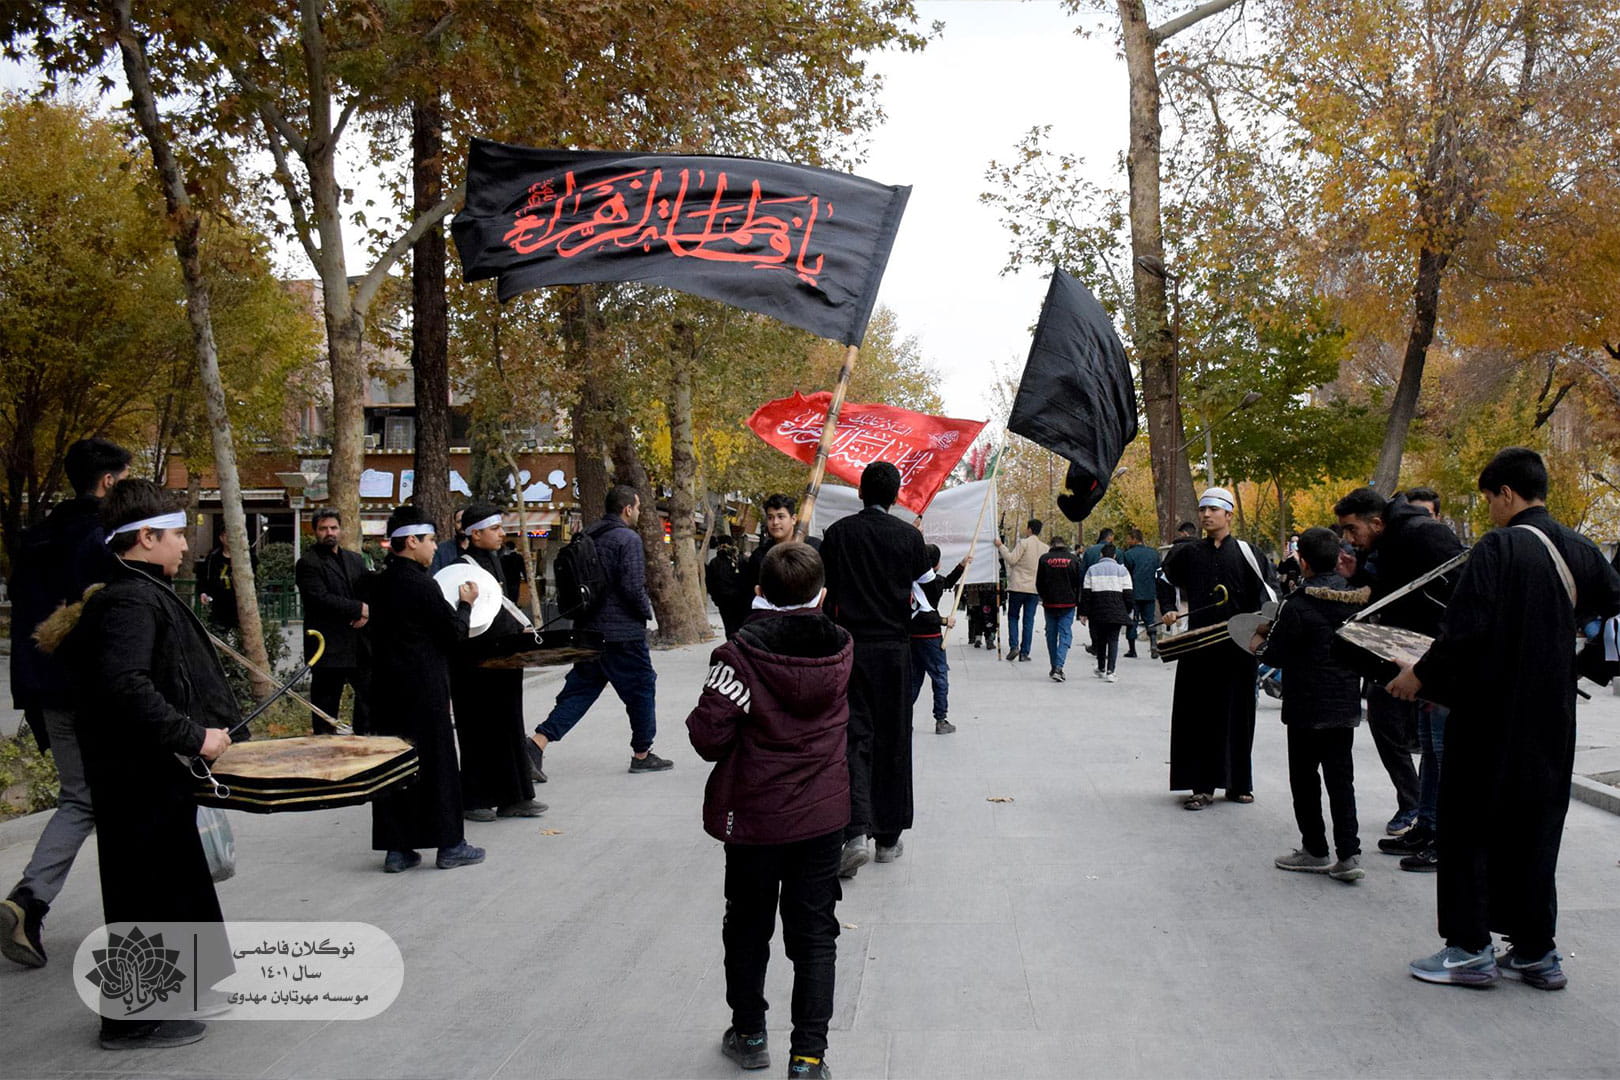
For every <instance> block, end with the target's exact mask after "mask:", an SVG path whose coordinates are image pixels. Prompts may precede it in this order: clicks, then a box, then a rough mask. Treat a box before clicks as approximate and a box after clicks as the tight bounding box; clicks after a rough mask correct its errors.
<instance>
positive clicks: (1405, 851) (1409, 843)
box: [1378, 825, 1434, 855]
mask: <svg viewBox="0 0 1620 1080" xmlns="http://www.w3.org/2000/svg"><path fill="white" fill-rule="evenodd" d="M1432 843H1434V834H1433V833H1431V832H1430V831H1429V830H1428V829H1425V828H1424V827H1423V826H1421V825H1416V826H1413V827H1412V828H1411V829H1409V830H1407V831H1406V832H1404V833H1402V834H1401V835H1399V836H1386V837H1384V838H1383V839H1381V840H1379V841H1378V850H1379V851H1382V852H1383V853H1384V854H1385V855H1415V854H1417V853H1418V852H1420V851H1422V850H1423V849H1424V848H1426V847H1428V846H1429V845H1430V844H1432Z"/></svg>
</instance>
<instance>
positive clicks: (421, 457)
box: [411, 94, 453, 536]
mask: <svg viewBox="0 0 1620 1080" xmlns="http://www.w3.org/2000/svg"><path fill="white" fill-rule="evenodd" d="M443 151H444V116H443V113H442V112H441V108H440V103H439V98H438V95H437V94H433V95H430V96H426V97H424V98H423V99H422V100H421V101H419V102H417V103H416V104H415V105H413V106H412V107H411V180H412V189H413V197H414V201H415V208H416V214H417V216H421V215H423V214H428V213H431V212H432V211H433V209H434V208H435V207H437V206H438V205H439V202H440V200H442V199H443V198H444V161H443ZM444 266H445V250H444V230H443V229H442V228H437V229H432V230H429V231H428V232H427V233H424V234H423V236H422V239H420V240H418V241H417V242H416V246H415V247H413V248H412V249H411V366H412V368H413V369H414V371H415V378H416V488H415V496H414V498H415V502H416V505H417V506H419V507H421V509H422V511H423V512H424V513H426V514H427V515H428V519H429V520H430V521H432V522H433V523H434V524H435V525H437V526H438V528H439V535H440V536H449V535H450V534H451V532H452V531H453V530H452V529H451V521H450V514H451V505H450V325H449V320H448V313H447V310H446V308H447V303H446V300H445V292H444Z"/></svg>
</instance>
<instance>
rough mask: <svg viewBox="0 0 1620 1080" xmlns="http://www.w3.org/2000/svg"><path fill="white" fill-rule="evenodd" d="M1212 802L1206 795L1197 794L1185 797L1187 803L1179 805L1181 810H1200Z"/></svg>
mask: <svg viewBox="0 0 1620 1080" xmlns="http://www.w3.org/2000/svg"><path fill="white" fill-rule="evenodd" d="M1214 801H1215V800H1214V799H1212V798H1210V797H1209V796H1208V795H1205V794H1204V793H1203V792H1197V793H1194V794H1192V795H1189V796H1187V801H1186V802H1184V803H1182V804H1181V805H1182V808H1183V809H1186V810H1202V809H1204V808H1205V807H1206V806H1208V805H1209V804H1210V803H1212V802H1214Z"/></svg>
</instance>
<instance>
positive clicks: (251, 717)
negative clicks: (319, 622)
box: [225, 630, 326, 735]
mask: <svg viewBox="0 0 1620 1080" xmlns="http://www.w3.org/2000/svg"><path fill="white" fill-rule="evenodd" d="M304 633H305V634H306V635H308V636H310V637H313V638H314V639H315V655H314V656H312V657H310V658H309V659H308V660H305V661H304V666H303V667H301V668H299V669H298V670H297V671H296V672H294V673H293V677H292V678H290V679H288V680H287V681H286V682H285V683H283V684H281V685H280V686H278V687H277V688H276V692H275V693H273V694H271V695H270V696H269V697H267V698H265V699H264V700H263V701H261V702H259V704H258V707H257V708H255V709H254V710H253V711H252V712H250V713H248V714H247V715H246V716H244V717H243V718H242V720H241V722H240V723H238V724H237V725H236V726H235V727H233V728H231V729H230V730H229V731H227V732H226V733H225V734H227V735H235V734H236V733H237V732H238V731H241V730H242V729H243V728H245V727H247V726H248V725H249V724H251V723H253V721H255V720H257V719H258V718H259V716H260V714H262V713H263V712H264V710H266V709H268V708H269V707H270V706H271V705H272V704H274V702H275V700H276V699H277V698H279V697H280V696H281V695H283V694H290V693H292V688H293V684H294V683H296V682H297V681H298V680H299V679H302V678H303V677H304V676H305V675H307V674H309V669H310V668H312V667H314V666H315V665H316V664H317V663H318V662H319V661H320V659H321V656H322V655H323V654H324V653H325V652H326V638H324V637H322V636H321V632H320V631H319V630H305V631H304Z"/></svg>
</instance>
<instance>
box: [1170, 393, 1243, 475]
mask: <svg viewBox="0 0 1620 1080" xmlns="http://www.w3.org/2000/svg"><path fill="white" fill-rule="evenodd" d="M1263 397H1265V395H1264V394H1262V393H1261V392H1260V391H1258V390H1250V391H1249V392H1248V393H1247V394H1244V395H1243V400H1242V401H1240V402H1238V403H1237V404H1236V405H1234V406H1232V407H1231V408H1230V409H1227V410H1226V412H1224V413H1222V414H1221V415H1220V416H1217V417H1216V418H1215V419H1214V420H1211V421H1209V422H1208V423H1206V424H1205V425H1204V430H1203V432H1202V433H1201V434H1202V436H1203V439H1204V479H1205V481H1206V482H1207V483H1208V485H1209V486H1210V487H1214V486H1215V425H1216V424H1219V423H1221V422H1222V421H1224V420H1226V419H1227V418H1228V417H1231V416H1234V415H1236V414H1237V413H1239V412H1242V411H1243V410H1244V409H1247V408H1248V407H1249V406H1251V405H1253V404H1254V403H1255V402H1257V401H1259V400H1260V399H1261V398H1263ZM1198 439H1199V436H1198V435H1194V436H1193V437H1192V438H1190V439H1188V440H1187V441H1186V442H1184V443H1182V444H1181V445H1180V446H1178V447H1176V449H1175V452H1176V453H1178V454H1179V453H1181V452H1182V451H1183V450H1185V449H1187V447H1189V446H1191V445H1192V444H1193V443H1195V442H1197V441H1198Z"/></svg>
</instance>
